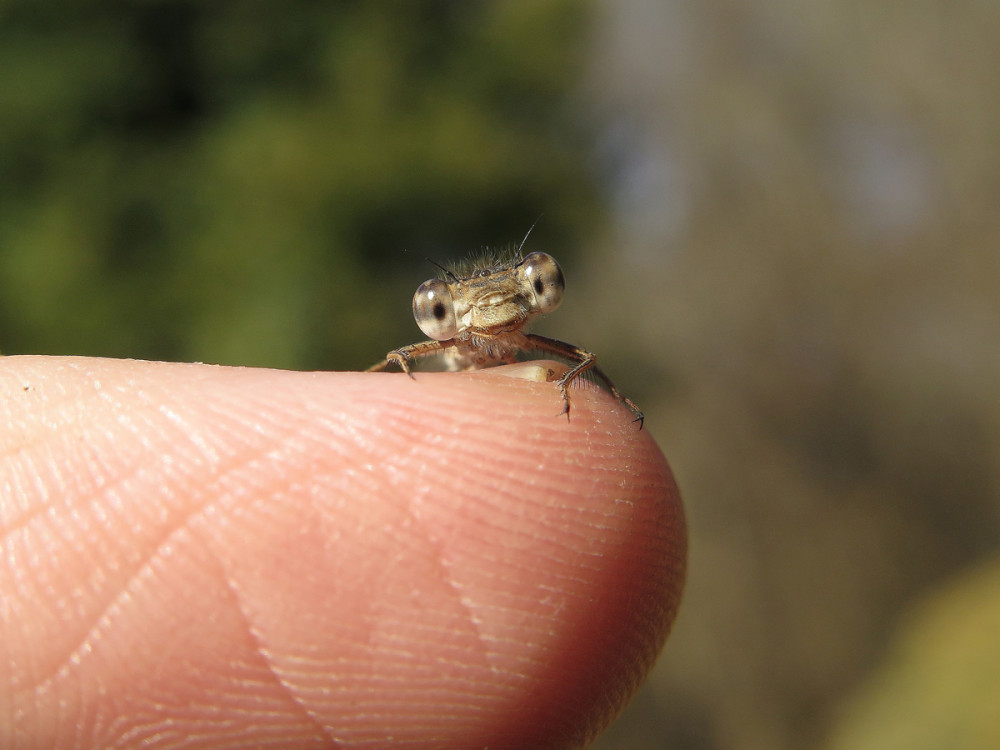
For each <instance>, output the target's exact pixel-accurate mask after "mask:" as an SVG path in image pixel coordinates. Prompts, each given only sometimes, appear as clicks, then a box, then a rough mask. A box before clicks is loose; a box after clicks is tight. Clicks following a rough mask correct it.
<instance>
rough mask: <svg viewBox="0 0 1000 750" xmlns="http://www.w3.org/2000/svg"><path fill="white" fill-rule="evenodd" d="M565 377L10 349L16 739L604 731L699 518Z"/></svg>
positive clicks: (346, 742)
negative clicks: (300, 367) (224, 363)
mask: <svg viewBox="0 0 1000 750" xmlns="http://www.w3.org/2000/svg"><path fill="white" fill-rule="evenodd" d="M558 367H559V366H558V365H556V364H555V363H548V362H545V363H525V364H522V365H514V366H512V367H510V368H501V369H497V370H494V371H485V372H474V373H462V374H450V373H418V374H417V378H416V379H415V380H413V379H410V378H408V377H406V376H403V375H398V374H362V373H326V372H323V373H298V372H286V371H276V370H262V369H248V368H228V367H216V366H209V365H185V364H167V363H152V362H137V361H126V360H99V359H86V358H58V357H6V358H3V359H0V395H2V401H0V403H2V404H3V407H2V408H3V412H4V413H3V424H4V425H6V430H5V433H4V434H3V438H2V441H0V487H2V492H3V502H2V505H0V527H2V537H0V545H2V549H0V551H2V552H3V556H2V559H3V564H2V566H0V601H2V603H3V605H2V606H3V610H4V617H3V627H4V633H3V637H2V638H0V665H6V674H3V675H0V706H6V707H8V710H7V711H6V712H5V715H3V716H0V746H3V747H12V748H13V747H73V748H98V747H111V746H113V747H122V748H132V747H136V748H137V747H178V748H180V747H183V748H214V747H223V746H226V747H231V746H233V743H243V744H246V745H247V746H255V747H269V746H273V747H289V746H294V747H347V748H349V747H358V746H366V747H368V746H380V747H391V746H393V743H394V742H396V743H399V744H401V745H405V746H407V747H440V746H446V747H483V746H486V745H489V747H491V748H506V747H511V748H513V747H578V746H580V745H582V744H584V743H585V742H586V741H588V740H589V739H590V738H592V737H593V736H594V735H595V734H596V733H598V732H599V731H600V730H601V729H603V728H604V727H605V726H607V724H608V723H609V722H610V721H611V720H612V719H613V718H614V717H615V716H616V715H617V713H618V712H619V711H620V710H621V709H622V708H623V706H624V704H625V702H627V700H628V698H629V697H630V696H631V695H632V693H633V692H634V691H635V689H636V688H637V687H638V684H639V683H640V681H641V680H642V678H643V677H644V676H645V674H646V672H647V671H648V670H649V669H650V667H651V666H652V663H653V661H654V659H655V658H656V655H657V653H658V652H659V650H660V648H661V646H662V644H663V642H664V640H665V638H666V636H667V633H668V632H669V629H670V625H671V623H672V621H673V619H674V616H675V614H676V610H677V606H678V600H679V598H680V592H681V588H682V585H683V578H684V570H685V559H686V531H685V527H684V518H683V512H682V510H681V506H680V500H679V497H678V493H677V488H676V485H675V484H674V480H673V477H672V476H671V474H670V469H669V467H668V466H667V464H666V461H665V460H664V458H663V456H662V454H661V453H660V451H659V449H658V448H657V447H656V445H655V443H654V442H653V440H652V438H651V437H650V435H649V433H648V432H647V431H639V430H637V429H636V428H635V425H634V424H632V422H631V419H632V417H631V415H630V414H629V412H628V411H627V410H626V409H625V408H624V407H623V406H621V405H620V404H618V403H616V402H615V401H614V400H613V399H612V398H611V397H610V396H609V395H607V394H606V393H604V392H601V391H599V390H598V389H597V388H596V387H592V386H591V385H590V384H581V385H580V387H574V388H573V389H572V411H571V414H570V419H569V420H567V418H566V417H565V415H561V414H560V411H561V409H562V402H561V398H560V394H559V391H558V388H557V387H556V386H555V385H554V384H553V383H546V382H538V380H539V374H540V371H539V368H541V370H542V371H545V373H546V377H549V376H548V375H547V371H548V370H549V369H552V371H553V372H558V369H557V368H558ZM504 374H508V375H513V377H498V375H501V376H502V375H504ZM543 379H544V378H543ZM2 668H4V667H3V666H0V669H2Z"/></svg>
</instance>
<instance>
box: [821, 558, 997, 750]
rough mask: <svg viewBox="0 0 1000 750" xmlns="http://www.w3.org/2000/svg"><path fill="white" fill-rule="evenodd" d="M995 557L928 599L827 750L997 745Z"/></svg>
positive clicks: (960, 749)
mask: <svg viewBox="0 0 1000 750" xmlns="http://www.w3.org/2000/svg"><path fill="white" fill-rule="evenodd" d="M998 634H1000V558H998V559H994V560H991V561H990V562H989V563H988V564H985V565H982V566H980V567H979V568H976V569H975V570H973V571H971V572H968V573H965V574H963V575H962V576H960V578H959V580H957V581H955V582H953V583H952V584H951V585H950V586H949V587H947V588H946V589H945V590H943V591H939V592H937V593H936V594H935V595H934V596H931V597H928V600H927V601H925V602H923V603H922V604H921V606H920V607H918V608H917V609H916V611H914V612H913V613H911V616H910V617H909V618H908V622H907V623H906V624H905V626H904V627H903V628H901V630H900V632H899V633H898V634H897V635H896V637H895V639H894V641H893V644H892V648H891V650H890V654H889V658H887V659H886V660H885V663H884V664H882V665H881V667H880V668H879V669H878V671H877V672H876V673H875V674H874V676H873V677H872V679H870V680H869V682H868V684H867V685H865V686H864V687H863V688H862V689H861V690H859V691H858V692H857V694H856V695H855V696H854V698H853V700H852V701H851V703H850V704H849V707H848V710H847V711H846V712H845V714H844V716H843V718H842V720H841V722H840V725H839V726H838V727H837V728H836V730H835V731H834V733H833V741H832V742H831V744H830V746H829V748H830V750H979V749H980V748H993V747H1000V721H998V719H997V714H998V711H1000V679H998V675H1000V640H998V638H997V635H998Z"/></svg>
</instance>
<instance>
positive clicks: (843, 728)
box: [0, 0, 1000, 750]
mask: <svg viewBox="0 0 1000 750" xmlns="http://www.w3.org/2000/svg"><path fill="white" fill-rule="evenodd" d="M997 70H1000V4H997V3H994V2H990V1H989V0H956V2H951V3H934V2H916V3H915V2H903V1H902V0H809V1H808V2H802V0H707V1H703V2H694V1H693V0H665V1H663V2H642V1H641V0H617V1H616V0H589V1H588V0H512V1H510V2H482V1H481V0H474V1H471V2H462V3H458V2H445V1H444V0H438V1H435V2H428V1H419V2H404V1H403V0H397V1H396V2H380V3H372V2H369V3H365V2H336V3H323V2H315V1H307V0H286V2H282V3H263V2H240V3H235V2H214V3H199V2H183V1H181V0H173V1H153V0H151V1H149V2H143V3H120V2H111V1H110V0H105V1H104V2H99V1H97V0H87V1H78V2H74V3H59V2H54V3H40V2H37V1H35V0H7V1H6V2H2V3H0V349H2V351H3V352H4V353H5V354H19V353H48V354H87V355H97V356H110V357H138V358H149V359H168V360H181V361H204V362H213V363H223V364H232V365H254V366H266V367H282V368H295V369H360V368H364V367H366V366H368V365H369V364H372V363H373V362H375V361H377V360H379V359H380V358H381V357H382V356H383V355H384V354H385V352H386V351H387V350H388V349H390V348H393V347H396V346H399V345H401V344H405V343H409V342H411V341H414V340H417V339H419V338H420V334H419V331H418V330H417V328H416V326H415V325H414V323H413V321H412V317H411V314H410V298H411V295H412V293H413V290H414V288H415V287H416V285H417V284H418V283H419V282H421V281H423V280H424V279H425V278H428V277H430V276H433V275H434V274H435V271H434V269H433V267H432V266H430V264H428V263H427V262H426V261H425V257H430V258H433V259H434V260H437V261H439V262H443V263H447V262H448V261H449V260H454V259H457V258H460V257H462V256H464V255H466V254H467V253H468V252H469V251H475V250H478V249H481V248H482V247H484V246H490V247H502V246H506V245H510V244H515V245H516V244H517V243H519V242H520V240H521V238H522V237H523V236H524V234H525V233H526V232H527V231H528V228H529V227H530V226H531V225H532V224H534V223H535V222H536V220H537V226H536V227H535V229H534V232H533V234H532V235H531V239H530V240H529V243H528V246H527V247H528V248H529V249H530V250H536V249H542V250H546V251H548V252H550V253H552V254H553V255H555V256H556V257H557V258H558V259H559V260H560V262H561V264H562V266H563V269H564V271H565V273H566V276H567V280H568V290H567V297H566V300H565V302H564V303H563V305H562V307H561V308H560V310H559V311H558V312H557V313H555V314H554V315H553V316H550V318H549V319H547V320H545V321H544V322H543V323H542V324H540V325H539V326H538V328H537V330H539V331H540V332H543V333H548V334H549V335H552V336H556V337H558V338H561V339H565V340H567V341H572V342H574V343H577V344H579V345H581V346H584V347H586V348H588V349H591V350H593V351H595V352H597V353H598V354H599V356H600V360H601V363H602V364H603V365H604V367H605V369H606V371H607V372H608V373H609V375H610V376H611V377H612V378H614V379H615V380H616V382H617V383H618V385H619V386H620V387H621V388H622V390H623V391H624V392H626V393H628V394H630V395H631V396H632V397H633V398H634V399H635V400H636V401H638V402H639V403H640V404H641V405H642V406H643V408H644V409H645V411H646V417H647V418H646V427H647V429H648V430H649V431H650V432H651V433H652V434H653V435H654V436H655V438H656V439H657V441H658V442H659V443H660V445H661V447H662V448H663V449H664V452H665V453H666V454H667V456H668V458H669V460H670V462H671V464H672V466H673V468H674V471H675V473H676V474H677V477H678V481H679V483H680V486H681V488H682V491H683V493H684V496H685V500H686V505H687V509H688V513H689V520H690V526H691V536H692V548H691V556H690V576H689V581H688V588H687V592H686V598H685V601H684V603H683V606H682V608H681V614H680V618H679V620H678V622H677V625H676V627H675V631H674V634H673V636H672V637H671V639H670V641H669V642H668V644H667V647H666V649H665V651H664V653H663V655H662V656H661V658H660V662H659V664H658V666H657V669H656V671H655V672H654V673H653V675H652V676H651V678H650V680H649V681H648V682H647V684H646V686H645V687H644V688H643V689H642V691H641V692H640V693H639V695H638V696H637V698H636V700H635V701H634V702H633V703H632V704H631V705H630V706H629V708H628V709H627V710H626V712H625V713H624V715H623V716H622V717H621V719H620V720H619V721H618V722H617V723H616V724H615V725H614V726H612V727H611V728H610V729H609V730H608V732H607V733H606V734H605V735H604V736H602V737H601V738H600V739H599V740H598V741H597V743H596V744H595V745H594V747H596V748H599V749H600V750H610V749H612V748H636V749H638V750H645V749H647V748H648V749H650V750H652V749H653V748H679V749H682V750H736V749H737V748H740V749H741V750H743V749H746V748H751V749H760V750H765V749H766V750H786V749H788V750H791V749H793V748H817V749H820V748H822V749H826V750H847V748H851V749H852V750H853V749H855V748H863V749H864V748H871V749H872V750H876V749H889V748H893V749H894V748H900V749H901V748H907V749H908V750H913V749H914V748H916V749H918V750H919V749H920V748H927V749H928V750H930V749H931V748H948V749H949V750H951V749H953V748H991V747H1000V637H998V636H1000V451H998V447H1000V345H998V341H1000V211H998V210H997V209H998V206H1000V86H998V85H997V82H996V71H997Z"/></svg>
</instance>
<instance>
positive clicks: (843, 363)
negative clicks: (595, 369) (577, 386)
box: [561, 0, 1000, 750]
mask: <svg viewBox="0 0 1000 750" xmlns="http://www.w3.org/2000/svg"><path fill="white" fill-rule="evenodd" d="M601 8H602V18H601V20H600V21H599V23H598V24H597V40H596V43H595V52H594V54H593V58H592V60H591V73H590V77H589V82H588V83H589V86H588V93H589V94H590V95H591V96H592V97H593V99H592V101H593V106H594V107H596V108H597V109H598V110H599V111H600V112H601V114H602V116H604V117H605V118H607V122H609V123H610V125H609V127H608V129H607V131H606V133H605V135H606V145H607V151H608V154H609V161H610V162H611V163H612V164H613V167H612V168H611V169H610V170H609V173H610V174H611V180H612V184H613V185H614V188H615V192H614V194H613V195H614V201H613V205H615V207H616V213H615V215H614V220H613V222H612V223H611V224H610V226H608V227H607V228H606V230H605V231H604V232H603V233H602V234H601V236H600V237H599V238H598V239H597V240H596V241H595V243H594V245H595V248H596V249H595V250H594V251H593V254H592V255H591V256H590V258H589V266H588V271H589V277H588V281H587V288H586V290H585V291H584V290H581V289H579V288H576V289H574V290H573V295H574V297H575V298H576V299H580V298H581V297H582V298H584V299H587V300H589V304H587V305H581V306H580V307H579V309H577V310H576V311H575V314H574V315H566V314H565V313H564V315H565V318H568V320H566V319H565V318H564V319H563V321H562V323H561V325H563V326H568V327H570V328H571V329H572V332H571V333H569V334H566V335H567V336H569V338H570V339H571V340H576V341H581V342H584V341H585V342H586V343H587V345H589V346H592V347H593V348H594V350H595V351H598V352H602V353H604V354H603V356H604V357H605V358H606V359H605V361H614V362H615V365H614V366H612V365H609V367H610V368H611V372H616V371H619V372H620V371H621V370H622V369H623V368H622V363H621V360H622V359H623V358H631V361H627V362H626V364H625V368H624V369H625V371H626V372H631V375H630V377H631V378H632V382H626V384H625V385H624V386H623V387H624V388H625V389H626V390H627V391H631V392H637V393H641V399H642V401H641V403H643V404H644V406H645V408H646V409H647V415H648V418H647V425H648V428H649V429H650V430H651V431H652V432H653V433H654V434H655V436H656V437H657V439H658V440H659V442H660V444H661V446H662V447H663V448H664V450H665V452H666V453H667V455H668V457H669V458H670V460H671V463H672V465H673V467H674V470H675V472H676V473H677V476H678V480H679V482H680V486H681V488H682V491H683V493H684V496H685V500H686V503H687V507H688V512H689V514H690V524H691V532H692V544H691V550H692V551H691V559H690V578H689V582H688V589H687V594H686V600H685V601H684V604H683V606H682V608H681V615H680V619H679V622H678V624H677V626H676V628H675V632H674V635H673V636H672V638H671V640H670V641H669V642H668V644H667V647H666V650H665V652H664V654H663V656H662V657H661V660H660V663H659V665H658V668H657V670H656V672H655V673H654V675H653V676H652V678H651V680H650V682H649V684H648V685H647V686H646V687H645V688H644V691H643V693H642V694H641V695H640V697H639V698H638V699H637V700H636V701H635V703H634V704H633V705H632V706H631V707H630V708H629V710H628V711H627V712H626V715H625V717H624V718H623V719H622V720H620V722H619V723H618V724H617V725H616V726H615V727H614V728H613V730H612V731H611V732H609V733H608V734H607V735H606V736H605V737H603V738H602V739H601V740H600V741H599V742H598V743H597V744H596V745H595V747H596V748H600V749H601V750H610V749H611V748H637V749H638V748H691V749H695V748H697V749H699V750H702V749H704V750H708V749H712V750H716V749H717V750H730V749H731V750H736V748H740V749H741V750H746V749H747V748H751V749H759V750H782V749H785V748H787V749H789V750H790V749H792V748H815V747H834V746H835V747H838V748H844V749H845V750H846V749H847V748H853V747H866V748H886V749H887V748H903V747H908V748H913V747H926V748H935V747H940V748H952V747H969V748H974V747H982V748H986V747H995V746H996V744H995V743H993V744H991V743H990V742H989V740H988V737H993V738H996V737H997V736H998V735H1000V669H997V671H995V672H993V677H992V681H990V680H989V679H986V680H985V684H984V681H983V679H978V680H977V679H975V678H973V676H972V675H970V677H969V680H968V682H967V683H966V682H965V681H964V680H962V679H955V680H954V682H955V685H954V686H953V688H951V692H949V693H948V696H949V699H950V700H952V701H953V702H954V703H955V705H956V706H961V705H965V706H968V707H969V709H968V710H969V713H970V714H972V715H977V716H980V717H988V716H991V715H992V717H993V720H992V723H991V722H990V721H989V720H988V719H987V720H984V721H983V722H982V723H983V724H984V725H985V726H979V727H977V728H975V729H973V727H972V726H969V722H968V721H967V720H966V718H965V717H963V716H962V715H961V712H959V711H957V710H956V711H951V712H950V711H949V709H948V708H947V706H948V705H950V704H942V703H941V701H936V702H935V701H931V700H930V698H929V697H925V698H924V699H923V702H921V700H920V699H918V698H919V696H921V695H925V696H930V695H932V694H933V693H932V692H931V691H932V689H933V687H934V686H933V684H931V683H933V682H934V681H935V679H936V678H933V676H932V672H931V671H930V670H924V671H923V672H921V671H920V670H918V669H916V668H913V669H911V668H910V667H903V666H900V665H901V663H908V660H909V661H913V660H918V659H919V658H921V656H926V657H931V656H932V655H933V654H934V653H935V652H937V653H940V649H941V648H943V647H945V646H946V645H948V646H950V647H952V648H954V647H961V645H960V644H961V638H962V637H963V633H962V631H961V628H960V627H959V625H958V624H956V626H955V627H954V628H951V629H949V628H947V627H941V628H938V629H937V630H935V631H934V633H935V635H934V636H933V637H931V636H930V635H926V636H924V637H923V640H921V643H922V644H923V647H922V648H920V649H911V650H910V651H906V652H905V654H901V653H897V648H898V642H899V641H900V639H905V638H909V637H910V636H909V635H908V633H909V630H910V629H913V628H916V629H917V630H919V629H920V627H921V625H920V621H919V612H922V611H923V609H922V608H923V607H925V606H928V607H929V606H931V605H930V604H927V605H925V604H923V603H922V600H924V599H925V597H931V596H934V595H935V594H936V593H937V592H938V591H947V590H949V589H950V587H952V586H956V587H960V586H962V585H963V584H962V581H964V577H965V576H964V570H965V569H967V568H969V567H970V566H973V567H974V566H978V565H979V564H980V563H983V564H985V563H986V562H988V561H989V560H1000V550H998V541H1000V534H998V530H1000V529H998V527H1000V502H998V501H1000V491H998V490H1000V451H998V447H1000V445H998V442H1000V242H998V238H1000V211H998V210H997V207H998V206H1000V179H998V175H1000V87H998V86H997V83H996V71H997V70H1000V5H997V4H994V3H986V2H970V1H963V2H958V3H950V4H940V3H917V4H914V3H906V2H888V1H885V2H868V3H866V2H843V1H842V2H836V1H834V0H829V1H826V2H811V3H798V2H791V1H789V0H776V1H773V2H753V1H744V2H739V1H735V2H733V1H730V2H726V1H721V2H712V3H687V2H668V3H643V2H639V1H638V0H625V1H624V2H610V0H607V1H605V2H604V3H603V4H602V6H601ZM616 359H617V360H618V361H615V360H616ZM630 366H631V368H632V369H631V371H630V370H629V367H630ZM984 580H988V581H992V586H991V585H990V584H988V583H985V584H983V585H981V586H980V587H979V588H978V589H977V591H979V592H980V597H981V599H980V600H977V603H973V601H969V602H967V603H966V606H965V610H964V612H965V615H964V618H965V619H964V620H963V619H962V615H960V614H958V613H956V614H955V622H956V623H960V622H968V623H969V624H971V623H973V622H976V621H977V619H978V618H979V617H980V615H977V612H990V611H996V606H997V603H998V601H1000V575H994V576H993V577H992V578H991V579H984ZM990 592H992V593H990ZM942 596H944V595H942ZM952 600H955V601H957V598H956V596H955V595H953V596H951V599H948V600H947V601H952ZM963 601H965V600H963ZM941 606H945V605H941ZM991 607H992V610H991V609H990V608H991ZM939 619H940V617H939ZM914 621H915V622H914ZM988 622H992V623H996V620H995V618H994V619H993V620H989V621H988ZM982 627H985V625H981V628H982ZM921 632H922V631H921ZM994 633H1000V630H995V631H994ZM934 638H937V639H938V640H937V641H935V640H934ZM981 640H982V642H981V646H982V652H981V654H982V657H983V659H984V660H988V663H990V664H998V663H1000V642H998V640H997V638H996V637H993V638H991V639H981ZM956 644H958V645H956ZM907 669H908V670H909V671H905V670H907ZM892 670H896V671H897V672H900V671H901V670H902V673H905V674H924V675H925V676H928V677H931V679H930V680H929V681H928V684H927V685H926V686H925V687H926V690H924V689H923V688H922V686H921V684H920V683H919V682H917V683H916V684H914V681H913V680H910V681H909V683H910V684H909V685H908V688H907V689H908V691H909V692H908V694H907V695H909V696H910V698H906V697H904V696H900V699H899V700H898V701H896V700H895V699H894V698H892V697H891V696H887V695H886V693H891V691H892V689H893V688H892V686H893V685H894V684H896V683H894V682H893V681H892V680H891V679H888V678H887V677H886V675H885V674H884V673H885V672H886V671H888V674H890V675H891V674H895V673H894V672H893V671H892ZM896 682H899V681H898V680H897V681H896ZM986 686H989V687H990V688H991V689H989V690H987V689H984V688H985V687H986ZM924 703H926V704H930V703H936V705H937V710H936V712H935V715H934V716H930V715H929V714H928V713H927V712H926V706H925V705H924ZM897 704H898V705H897ZM888 705H893V706H895V707H896V708H897V709H898V710H897V711H896V713H892V712H890V711H885V712H883V713H881V714H880V713H879V710H881V708H884V707H886V706H888ZM907 707H908V708H909V711H908V712H907V711H906V710H904V709H906V708H907ZM861 716H863V717H864V722H862V723H863V724H864V726H865V727H867V729H864V730H863V729H862V727H861V725H860V724H859V717H861ZM903 717H905V721H907V722H909V724H910V729H911V734H910V736H909V738H908V741H906V742H904V741H902V738H900V737H898V736H895V738H894V739H893V737H894V735H893V733H892V732H891V731H888V730H889V729H890V727H891V726H895V724H896V723H899V722H901V721H903V720H904V718H903ZM987 727H991V730H992V734H987V733H986V729H987ZM876 729H878V730H879V731H881V734H879V733H878V731H876ZM904 736H905V735H904ZM837 738H839V739H837ZM848 738H849V739H850V741H849V742H848V741H847V739H848ZM838 742H839V743H840V744H837V743H838Z"/></svg>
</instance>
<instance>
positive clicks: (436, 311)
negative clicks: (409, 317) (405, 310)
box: [413, 279, 458, 341]
mask: <svg viewBox="0 0 1000 750" xmlns="http://www.w3.org/2000/svg"><path fill="white" fill-rule="evenodd" d="M413 318H414V320H416V321H417V325H418V326H420V330H421V331H423V332H424V333H425V334H426V335H427V336H428V337H430V338H432V339H436V340H438V341H445V340H447V339H452V338H455V335H456V334H457V333H458V320H457V319H456V318H455V303H454V302H453V301H452V299H451V291H450V290H449V289H448V285H447V284H446V283H444V282H443V281H441V279H431V280H430V281H425V282H424V283H423V284H421V285H420V286H418V287H417V291H416V294H414V295H413Z"/></svg>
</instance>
